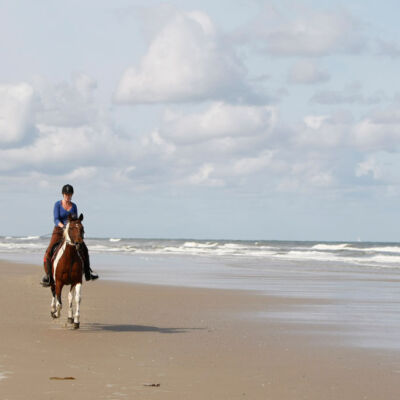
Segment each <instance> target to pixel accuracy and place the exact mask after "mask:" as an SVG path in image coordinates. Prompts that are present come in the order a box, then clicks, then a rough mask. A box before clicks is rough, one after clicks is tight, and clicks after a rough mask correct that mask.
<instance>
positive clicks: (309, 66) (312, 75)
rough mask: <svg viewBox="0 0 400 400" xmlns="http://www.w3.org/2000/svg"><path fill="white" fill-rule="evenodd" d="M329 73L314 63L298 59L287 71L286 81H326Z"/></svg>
mask: <svg viewBox="0 0 400 400" xmlns="http://www.w3.org/2000/svg"><path fill="white" fill-rule="evenodd" d="M329 79H330V75H329V74H328V73H327V72H326V71H323V70H321V69H319V68H318V67H317V66H316V65H315V63H313V62H311V61H307V60H303V61H298V62H297V63H295V64H294V65H293V66H292V68H291V69H290V71H289V75H288V82H289V83H294V84H315V83H322V82H326V81H328V80H329Z"/></svg>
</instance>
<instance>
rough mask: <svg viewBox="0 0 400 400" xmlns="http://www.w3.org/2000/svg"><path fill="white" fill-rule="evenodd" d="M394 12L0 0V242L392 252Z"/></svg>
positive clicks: (396, 132)
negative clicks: (187, 241) (64, 239)
mask: <svg viewBox="0 0 400 400" xmlns="http://www.w3.org/2000/svg"><path fill="white" fill-rule="evenodd" d="M399 11H400V10H399V6H398V4H397V3H396V2H394V1H386V2H385V3H384V5H383V4H379V3H376V2H372V1H361V0H360V1H352V2H344V1H303V2H302V1H295V2H294V1H279V2H278V1H262V0H248V1H239V0H236V1H218V2H215V1H201V2H199V1H170V2H163V3H160V2H158V1H146V2H144V1H127V0H126V1H122V0H116V1H113V2H110V1H101V0H96V1H84V2H82V1H81V2H78V1H68V2H62V1H50V0H37V1H35V2H30V1H18V0H17V1H3V2H1V3H0V52H1V55H2V57H1V59H2V65H1V69H0V72H1V74H0V235H10V234H12V235H25V234H46V233H49V232H50V231H51V229H52V217H51V210H52V206H53V204H54V202H55V201H56V200H57V199H59V198H60V189H61V187H62V185H63V184H65V183H67V182H68V183H71V184H72V185H74V187H75V191H76V194H75V196H74V200H75V201H76V203H77V204H78V208H79V210H80V211H82V212H83V213H84V215H85V229H86V231H87V234H88V235H89V236H106V237H108V236H113V237H114V236H124V237H158V238H160V237H164V238H171V237H173V238H227V239H288V240H295V239H296V240H338V241H341V240H374V241H375V240H378V241H397V240H398V237H399V234H400V228H398V225H399V224H398V221H399V218H398V217H399V216H400V215H399V211H398V203H399V196H400V187H399V183H400V168H399V167H400V158H399V151H400V149H399V143H400V142H399V138H400V89H399V87H398V85H397V82H398V77H397V74H398V71H399V60H400V39H399V38H400V35H399V30H400V28H399V24H398V23H397V20H396V17H397V16H398V14H399Z"/></svg>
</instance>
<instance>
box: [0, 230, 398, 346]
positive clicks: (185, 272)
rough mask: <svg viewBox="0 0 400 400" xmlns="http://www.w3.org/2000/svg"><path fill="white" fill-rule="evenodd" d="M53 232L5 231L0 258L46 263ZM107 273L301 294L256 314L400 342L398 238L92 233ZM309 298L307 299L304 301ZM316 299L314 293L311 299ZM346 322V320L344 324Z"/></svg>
mask: <svg viewBox="0 0 400 400" xmlns="http://www.w3.org/2000/svg"><path fill="white" fill-rule="evenodd" d="M48 242H49V237H40V236H28V237H11V236H3V237H0V258H2V259H7V260H11V261H17V262H28V263H33V264H37V265H38V266H40V268H39V271H40V272H38V280H39V279H40V277H41V275H42V268H41V266H42V259H43V254H44V251H45V249H46V247H47V244H48ZM86 243H87V245H88V248H89V252H90V256H91V262H92V267H93V269H94V270H95V271H96V272H98V273H99V274H100V277H101V279H106V280H114V281H123V282H135V283H144V284H156V285H175V286H188V287H203V288H215V289H233V290H247V291H257V292H258V293H260V294H266V295H272V296H283V297H291V298H295V299H300V302H299V304H298V305H297V306H292V307H289V308H287V307H284V308H283V309H282V310H276V309H274V310H269V311H265V312H262V313H254V314H253V315H251V317H252V318H270V319H275V318H278V319H283V320H285V321H289V322H292V323H293V324H295V323H296V322H301V324H302V325H303V326H304V323H306V324H309V326H310V327H312V326H314V325H315V326H321V324H322V325H326V326H328V327H329V329H328V330H326V334H327V335H332V336H333V337H335V338H337V337H338V336H339V337H340V338H341V340H343V342H344V343H349V342H351V343H352V345H354V344H356V345H357V346H367V347H377V348H390V349H396V350H400V344H399V343H398V336H399V332H400V313H399V307H400V244H399V243H379V242H322V241H315V242H301V241H261V240H260V241H239V240H194V239H182V240H166V239H127V238H87V239H86ZM301 300H303V302H302V301H301ZM308 300H313V301H308ZM338 327H340V328H338Z"/></svg>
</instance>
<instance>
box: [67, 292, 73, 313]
mask: <svg viewBox="0 0 400 400" xmlns="http://www.w3.org/2000/svg"><path fill="white" fill-rule="evenodd" d="M73 290H74V289H73V288H72V289H71V290H70V291H69V292H68V318H72V299H73V295H72V292H73Z"/></svg>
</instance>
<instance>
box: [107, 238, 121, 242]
mask: <svg viewBox="0 0 400 400" xmlns="http://www.w3.org/2000/svg"><path fill="white" fill-rule="evenodd" d="M120 240H121V239H117V238H110V242H119V241H120Z"/></svg>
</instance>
